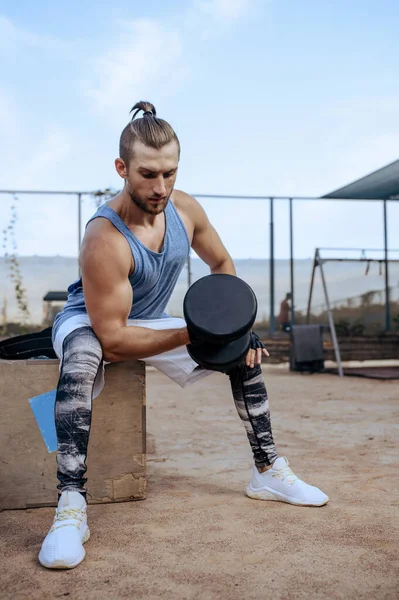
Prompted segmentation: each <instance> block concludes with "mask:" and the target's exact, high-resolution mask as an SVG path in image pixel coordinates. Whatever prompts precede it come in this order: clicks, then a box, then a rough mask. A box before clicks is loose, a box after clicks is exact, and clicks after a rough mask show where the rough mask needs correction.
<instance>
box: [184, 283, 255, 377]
mask: <svg viewBox="0 0 399 600" xmlns="http://www.w3.org/2000/svg"><path fill="white" fill-rule="evenodd" d="M257 309H258V303H257V300H256V296H255V294H254V292H253V290H252V288H251V287H250V286H249V285H248V284H247V283H245V281H243V280H242V279H240V278H238V277H234V276H233V275H225V274H215V275H207V276H206V277H202V278H201V279H199V280H198V281H196V282H195V283H194V284H193V285H192V286H191V287H190V288H189V290H188V291H187V293H186V295H185V298H184V303H183V311H184V318H185V320H186V323H187V329H188V332H189V335H190V340H191V344H189V345H188V346H187V350H188V353H189V354H190V356H191V358H192V359H193V360H194V361H195V362H196V363H197V364H199V365H200V366H201V367H204V368H205V369H210V370H212V371H221V372H223V373H227V372H228V371H230V370H231V369H233V368H234V367H235V366H237V365H238V364H240V363H241V362H243V361H244V359H245V356H246V354H247V352H248V350H249V348H250V343H251V327H252V325H253V324H254V322H255V318H256V313H257Z"/></svg>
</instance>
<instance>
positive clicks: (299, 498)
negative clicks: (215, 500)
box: [247, 456, 329, 506]
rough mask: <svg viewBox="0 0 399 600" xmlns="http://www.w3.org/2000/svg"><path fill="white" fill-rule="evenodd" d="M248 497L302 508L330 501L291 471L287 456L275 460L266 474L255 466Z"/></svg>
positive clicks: (321, 504) (317, 489)
mask: <svg viewBox="0 0 399 600" xmlns="http://www.w3.org/2000/svg"><path fill="white" fill-rule="evenodd" d="M247 496H249V497H250V498H255V499H256V500H277V501H280V502H288V503H289V504H297V505H302V506H323V504H327V502H328V501H329V497H328V496H326V494H324V493H323V492H322V491H321V490H319V488H317V487H314V486H313V485H308V484H307V483H305V482H304V481H302V480H301V479H299V478H298V477H297V476H296V475H295V474H294V473H293V472H292V471H291V469H290V467H289V463H288V460H287V459H286V458H285V456H281V457H280V458H278V459H277V460H275V461H274V463H273V466H272V468H271V469H268V470H267V471H265V472H264V473H259V471H258V469H257V468H256V466H254V470H253V477H252V481H251V483H250V484H249V486H248V487H247Z"/></svg>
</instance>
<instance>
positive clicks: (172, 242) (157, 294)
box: [53, 201, 190, 340]
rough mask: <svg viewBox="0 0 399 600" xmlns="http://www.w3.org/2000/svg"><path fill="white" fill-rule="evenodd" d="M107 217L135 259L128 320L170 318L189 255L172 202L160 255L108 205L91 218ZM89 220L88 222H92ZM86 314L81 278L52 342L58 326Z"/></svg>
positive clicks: (57, 322)
mask: <svg viewBox="0 0 399 600" xmlns="http://www.w3.org/2000/svg"><path fill="white" fill-rule="evenodd" d="M98 217H105V218H106V219H108V220H109V221H111V223H112V224H113V225H114V227H116V229H117V230H118V231H119V232H120V233H121V234H122V235H123V236H124V237H125V238H126V240H127V241H128V244H129V246H130V249H131V251H132V255H133V259H134V271H133V273H132V274H131V275H130V276H129V281H130V284H131V286H132V288H133V291H134V300H133V305H132V308H131V310H130V314H129V319H158V318H161V317H167V316H168V315H167V314H166V313H165V309H166V305H167V304H168V302H169V299H170V297H171V295H172V292H173V289H174V287H175V285H176V283H177V280H178V278H179V275H180V273H181V271H182V269H183V267H184V265H185V262H186V260H187V257H188V255H189V252H190V241H189V239H188V235H187V231H186V228H185V226H184V224H183V222H182V220H181V218H180V217H179V215H178V213H177V211H176V208H175V207H174V205H173V203H172V202H171V201H169V202H168V204H167V206H166V209H165V223H166V227H165V237H164V243H163V247H162V250H161V252H154V251H153V250H150V249H149V248H147V246H145V245H144V244H143V243H142V242H141V241H140V240H139V239H137V238H136V236H135V235H134V234H133V233H132V232H131V231H130V229H129V228H128V227H127V226H126V225H125V223H124V222H123V221H122V219H121V218H120V216H119V215H118V214H117V213H116V212H115V211H114V210H113V209H112V208H110V207H109V206H107V205H106V204H105V205H103V206H101V207H100V208H99V209H98V211H97V212H96V213H95V215H94V216H93V217H92V218H91V219H90V221H92V220H93V219H96V218H98ZM90 221H88V223H90ZM82 313H87V310H86V304H85V300H84V294H83V287H82V278H80V279H78V280H77V281H75V282H74V283H72V285H70V286H69V288H68V300H67V302H66V304H65V306H64V308H63V309H62V311H61V312H60V313H59V314H58V315H57V316H56V318H55V320H54V324H53V340H54V338H55V335H56V333H57V331H58V329H59V327H60V326H61V325H62V323H64V322H65V321H66V320H67V319H69V318H70V317H72V316H74V315H78V314H82Z"/></svg>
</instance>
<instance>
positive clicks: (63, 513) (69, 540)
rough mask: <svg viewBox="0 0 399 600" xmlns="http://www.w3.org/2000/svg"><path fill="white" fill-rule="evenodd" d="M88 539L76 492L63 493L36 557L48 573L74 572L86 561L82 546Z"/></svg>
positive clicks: (83, 511)
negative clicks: (52, 571)
mask: <svg viewBox="0 0 399 600" xmlns="http://www.w3.org/2000/svg"><path fill="white" fill-rule="evenodd" d="M89 537H90V531H89V528H88V526H87V515H86V501H85V499H84V498H83V496H82V494H79V492H68V491H66V492H62V494H61V497H60V499H59V501H58V507H57V510H56V511H55V517H54V521H53V524H52V526H51V529H50V531H49V532H48V534H47V536H46V538H45V540H44V542H43V545H42V548H41V550H40V553H39V562H40V564H42V565H43V567H47V568H48V569H73V568H74V567H77V566H78V564H79V563H81V562H82V560H83V559H84V557H85V554H86V552H85V549H84V548H83V544H84V543H85V542H87V540H88V539H89Z"/></svg>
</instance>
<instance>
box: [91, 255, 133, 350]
mask: <svg viewBox="0 0 399 600" xmlns="http://www.w3.org/2000/svg"><path fill="white" fill-rule="evenodd" d="M93 246H94V247H93ZM93 246H92V247H91V248H90V247H89V248H87V250H86V251H85V252H84V253H83V257H82V261H81V266H82V282H83V293H84V297H85V303H86V308H87V312H88V314H89V317H90V322H91V325H92V327H93V329H94V331H95V333H96V335H97V336H98V338H99V339H100V341H101V343H102V344H103V345H104V344H105V345H106V344H107V342H108V340H109V339H110V338H112V335H113V334H114V333H115V331H116V330H117V329H119V328H120V327H123V326H125V325H126V320H127V318H128V316H129V313H130V310H131V307H132V287H131V285H130V282H129V279H128V274H129V273H128V266H127V265H126V264H125V263H124V261H123V259H121V261H119V260H118V255H116V257H115V254H114V255H113V256H112V254H113V252H112V248H104V246H102V247H101V248H99V246H98V244H93ZM93 250H94V252H93Z"/></svg>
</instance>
